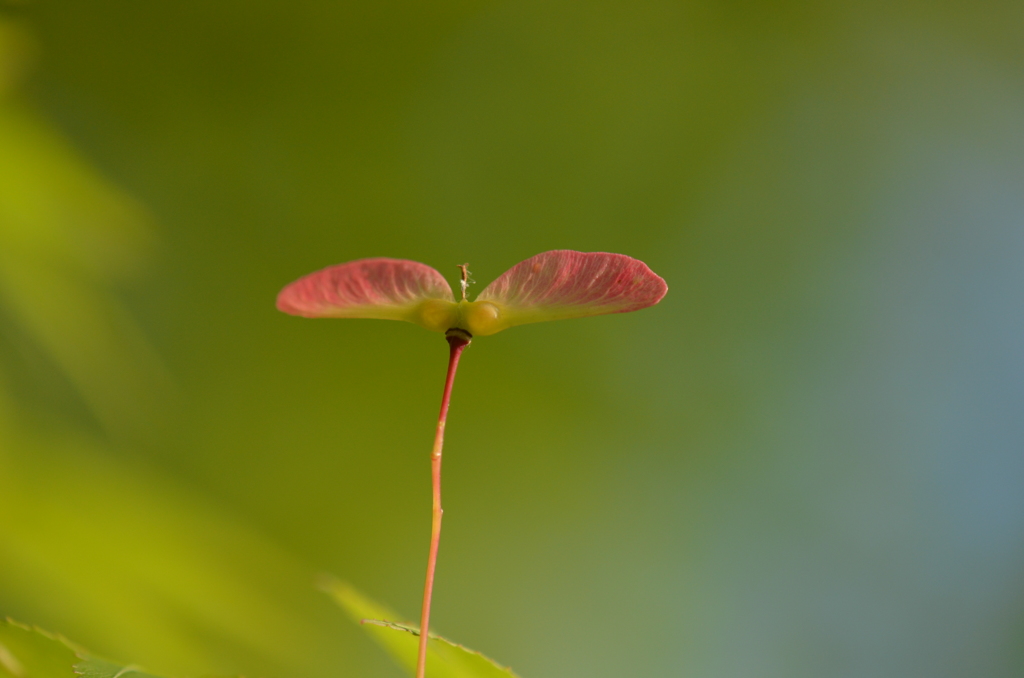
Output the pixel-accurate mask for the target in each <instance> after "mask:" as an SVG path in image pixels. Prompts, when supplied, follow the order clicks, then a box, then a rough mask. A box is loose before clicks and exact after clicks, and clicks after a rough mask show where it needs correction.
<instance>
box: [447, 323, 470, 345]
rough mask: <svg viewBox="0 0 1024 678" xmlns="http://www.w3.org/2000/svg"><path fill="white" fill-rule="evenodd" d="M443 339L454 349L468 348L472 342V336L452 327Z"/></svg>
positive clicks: (459, 328)
mask: <svg viewBox="0 0 1024 678" xmlns="http://www.w3.org/2000/svg"><path fill="white" fill-rule="evenodd" d="M444 338H445V339H447V340H448V343H449V344H450V345H451V346H452V347H453V348H454V347H455V346H468V345H469V342H471V341H473V335H472V334H470V333H469V332H467V331H466V330H464V329H462V328H461V327H453V328H451V329H450V330H448V331H447V332H445V333H444Z"/></svg>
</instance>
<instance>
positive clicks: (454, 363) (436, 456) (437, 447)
mask: <svg viewBox="0 0 1024 678" xmlns="http://www.w3.org/2000/svg"><path fill="white" fill-rule="evenodd" d="M445 337H446V338H447V339H448V345H449V346H451V351H450V352H449V354H448V376H447V377H446V378H445V380H444V394H443V395H442V396H441V413H440V414H439V415H438V417H437V432H436V433H435V434H434V449H433V451H432V452H431V453H430V469H431V475H432V476H433V481H434V482H433V485H434V501H433V513H432V516H433V517H432V520H431V523H430V555H429V556H428V557H427V581H426V583H425V584H424V585H423V612H422V614H421V616H420V651H419V656H418V657H417V659H416V678H425V676H426V672H427V634H428V630H429V626H430V598H431V596H432V595H433V593H434V570H435V569H437V547H438V544H439V543H440V541H441V516H442V515H443V514H444V510H442V508H441V450H442V448H443V447H444V426H445V421H447V419H448V403H449V402H450V401H451V398H452V385H453V384H454V383H455V370H457V369H458V367H459V358H460V357H461V356H462V351H463V350H464V349H465V348H466V347H467V346H469V342H470V339H471V336H470V334H469V333H468V332H463V331H462V330H457V329H452V330H448V332H447V333H446V334H445Z"/></svg>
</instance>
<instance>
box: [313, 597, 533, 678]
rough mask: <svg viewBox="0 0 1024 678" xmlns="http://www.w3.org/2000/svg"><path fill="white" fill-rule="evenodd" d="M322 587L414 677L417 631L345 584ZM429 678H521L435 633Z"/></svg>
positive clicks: (429, 655) (430, 647) (429, 649)
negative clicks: (399, 621)
mask: <svg viewBox="0 0 1024 678" xmlns="http://www.w3.org/2000/svg"><path fill="white" fill-rule="evenodd" d="M322 586H323V589H324V591H326V592H327V593H328V594H329V595H330V596H331V597H332V598H334V599H335V600H336V601H337V602H338V604H340V605H341V606H342V607H343V608H344V609H345V611H346V612H348V614H349V616H351V617H352V619H354V620H355V621H357V622H359V624H360V625H362V627H363V628H364V629H366V631H367V632H368V633H369V634H370V636H372V637H373V639H374V640H376V641H377V642H378V643H379V644H380V645H381V646H382V647H383V648H384V649H385V650H387V651H388V652H389V653H391V656H392V657H394V658H395V660H396V661H398V663H399V664H400V665H401V666H402V667H403V668H405V669H406V671H408V672H409V675H413V674H414V672H415V670H416V653H417V650H418V647H419V640H420V639H419V636H420V632H419V629H418V628H417V627H415V626H411V625H408V624H401V623H398V622H395V621H391V620H394V619H397V616H396V615H395V613H393V612H392V611H391V610H389V609H387V608H386V607H384V606H382V605H380V604H378V603H376V602H374V601H372V600H370V599H369V598H367V597H365V596H364V595H362V594H361V593H359V592H358V591H356V590H355V589H354V588H352V587H351V586H349V585H348V584H346V583H344V582H340V581H337V580H333V579H331V580H326V581H324V582H323V583H322ZM427 678H518V677H517V676H516V674H515V673H513V672H512V669H509V668H506V667H502V666H500V665H498V664H497V663H495V662H494V661H493V660H492V659H489V658H487V657H485V656H484V655H482V654H480V653H479V652H476V651H474V650H470V649H468V648H465V647H463V646H462V645H458V644H456V643H453V642H452V641H450V640H447V639H445V638H442V637H440V636H437V635H434V634H433V633H431V634H430V641H429V642H428V643H427Z"/></svg>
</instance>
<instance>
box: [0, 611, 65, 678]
mask: <svg viewBox="0 0 1024 678" xmlns="http://www.w3.org/2000/svg"><path fill="white" fill-rule="evenodd" d="M77 661H78V656H77V655H76V654H75V651H74V650H72V649H71V647H70V645H69V644H68V642H67V641H66V640H64V639H63V638H60V637H59V636H53V635H50V634H49V633H46V632H45V631H41V630H39V629H34V628H30V627H28V626H24V625H23V624H19V623H17V622H15V621H12V620H10V619H8V620H6V621H0V677H2V678H77V677H76V675H75V670H74V668H73V667H74V665H75V662H77Z"/></svg>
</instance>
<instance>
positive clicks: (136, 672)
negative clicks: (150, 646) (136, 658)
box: [75, 656, 156, 678]
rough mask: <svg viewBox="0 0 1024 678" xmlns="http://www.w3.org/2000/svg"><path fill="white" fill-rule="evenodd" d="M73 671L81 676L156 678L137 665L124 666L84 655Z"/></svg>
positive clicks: (91, 677) (93, 677)
mask: <svg viewBox="0 0 1024 678" xmlns="http://www.w3.org/2000/svg"><path fill="white" fill-rule="evenodd" d="M75 673H77V674H78V675H79V676H81V677H82V678H122V677H123V676H130V678H156V676H154V675H153V674H151V673H146V672H145V671H143V670H142V669H141V668H139V667H138V666H134V665H128V666H124V665H122V664H118V663H117V662H112V661H107V660H106V659H98V658H96V657H89V656H86V657H85V661H82V662H79V663H78V664H75Z"/></svg>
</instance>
